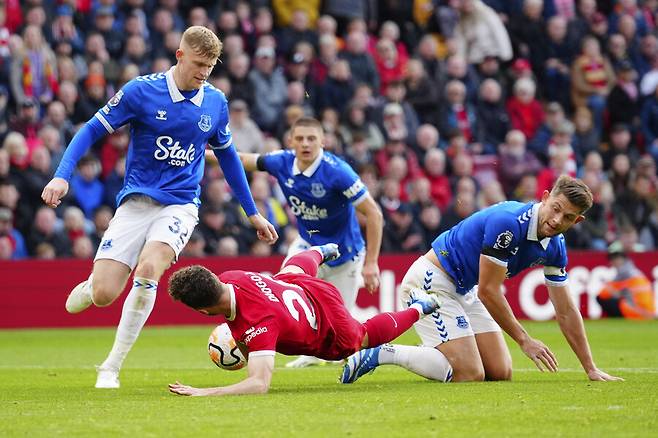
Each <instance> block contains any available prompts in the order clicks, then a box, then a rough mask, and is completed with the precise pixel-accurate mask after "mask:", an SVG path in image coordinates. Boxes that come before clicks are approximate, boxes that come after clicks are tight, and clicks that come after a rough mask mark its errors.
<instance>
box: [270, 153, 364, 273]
mask: <svg viewBox="0 0 658 438" xmlns="http://www.w3.org/2000/svg"><path fill="white" fill-rule="evenodd" d="M261 162H262V164H263V166H264V168H265V170H266V171H267V172H268V173H270V174H271V175H273V176H274V177H276V179H277V181H278V182H279V185H280V186H281V190H282V191H283V194H284V195H285V196H286V199H287V201H288V205H290V209H291V211H292V213H293V214H294V215H295V216H296V217H297V228H298V229H299V234H300V236H301V237H302V239H304V240H306V241H307V242H309V243H310V244H311V245H324V244H325V243H330V242H334V243H337V244H338V248H339V250H340V253H341V256H340V258H338V259H336V260H334V261H332V262H328V263H327V264H328V265H330V266H337V265H340V264H342V263H345V262H346V261H348V260H351V259H352V258H353V257H354V256H355V255H356V254H357V253H358V252H359V251H361V249H362V248H363V246H364V241H363V237H362V236H361V229H360V228H359V223H358V221H357V219H356V212H355V210H354V206H355V205H358V204H359V203H360V202H362V201H363V200H364V199H365V198H366V196H367V194H368V189H367V188H366V186H365V184H363V182H362V181H361V179H360V178H359V176H358V175H357V174H356V172H354V170H352V168H351V167H350V166H349V165H348V164H347V163H345V162H344V161H343V160H341V159H340V158H338V157H336V156H335V155H333V154H331V153H329V152H324V151H322V152H321V153H320V156H319V157H318V158H317V159H316V160H315V161H314V162H313V164H312V165H311V166H309V167H308V168H307V169H306V170H304V171H303V172H302V171H300V170H299V168H298V167H297V161H296V159H295V153H294V152H293V151H290V150H287V151H277V152H272V153H269V154H266V155H263V156H262V161H261Z"/></svg>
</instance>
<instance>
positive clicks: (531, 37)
mask: <svg viewBox="0 0 658 438" xmlns="http://www.w3.org/2000/svg"><path fill="white" fill-rule="evenodd" d="M520 3H523V10H522V12H521V13H520V14H519V15H517V16H516V17H514V18H513V19H512V20H511V21H510V23H509V32H510V38H511V42H512V44H513V46H514V53H515V54H516V56H517V57H521V58H524V59H527V60H529V61H530V63H531V64H532V65H534V66H536V67H537V68H539V66H540V65H541V61H542V58H543V56H542V55H543V53H542V52H543V49H544V47H543V45H544V44H543V43H544V40H545V32H546V23H545V22H544V17H543V16H542V9H543V6H544V2H543V0H525V1H522V2H520Z"/></svg>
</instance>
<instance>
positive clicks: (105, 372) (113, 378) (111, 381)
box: [96, 367, 121, 389]
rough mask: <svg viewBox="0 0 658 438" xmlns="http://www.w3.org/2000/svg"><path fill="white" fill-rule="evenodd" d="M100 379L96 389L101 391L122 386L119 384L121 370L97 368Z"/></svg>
mask: <svg viewBox="0 0 658 438" xmlns="http://www.w3.org/2000/svg"><path fill="white" fill-rule="evenodd" d="M96 370H97V371H98V377H97V378H96V388H101V389H116V388H118V387H119V386H121V384H120V383H119V370H115V369H113V368H102V367H96Z"/></svg>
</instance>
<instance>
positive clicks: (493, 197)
mask: <svg viewBox="0 0 658 438" xmlns="http://www.w3.org/2000/svg"><path fill="white" fill-rule="evenodd" d="M503 201H507V197H506V196H505V193H504V192H503V186H501V185H500V183H499V182H498V181H496V180H493V181H491V182H489V183H488V184H485V185H483V186H482V190H480V193H478V196H477V199H476V203H477V206H478V209H483V208H487V207H491V206H492V205H494V204H498V203H499V202H503Z"/></svg>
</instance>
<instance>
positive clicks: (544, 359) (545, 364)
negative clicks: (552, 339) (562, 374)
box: [521, 338, 558, 372]
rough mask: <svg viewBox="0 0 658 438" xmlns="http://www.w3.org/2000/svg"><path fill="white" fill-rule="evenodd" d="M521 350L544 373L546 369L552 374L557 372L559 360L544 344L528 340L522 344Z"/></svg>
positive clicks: (535, 340)
mask: <svg viewBox="0 0 658 438" xmlns="http://www.w3.org/2000/svg"><path fill="white" fill-rule="evenodd" d="M521 350H523V352H524V353H525V355H526V356H528V357H529V358H530V359H531V360H532V361H533V362H534V363H535V365H537V368H538V369H539V371H542V372H543V371H544V369H546V370H547V371H552V372H556V371H557V366H558V364H557V359H556V358H555V355H554V354H553V352H552V351H551V350H550V349H549V348H548V347H547V346H546V345H544V343H543V342H541V341H539V340H537V339H533V338H528V340H527V341H525V342H524V343H523V344H521Z"/></svg>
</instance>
